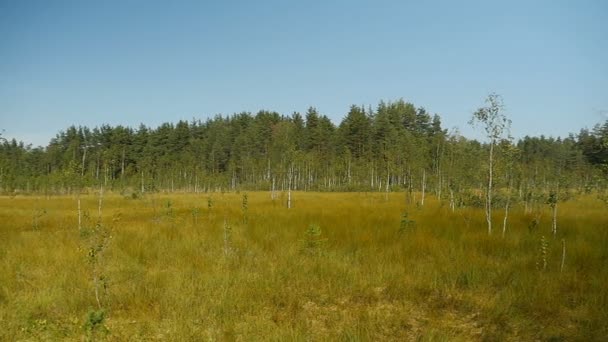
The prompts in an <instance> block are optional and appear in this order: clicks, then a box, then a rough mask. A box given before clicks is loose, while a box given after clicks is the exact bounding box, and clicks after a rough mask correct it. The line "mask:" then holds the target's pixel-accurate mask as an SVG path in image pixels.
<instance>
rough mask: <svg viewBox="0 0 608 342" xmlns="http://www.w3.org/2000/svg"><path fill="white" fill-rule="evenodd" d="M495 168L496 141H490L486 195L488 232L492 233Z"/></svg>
mask: <svg viewBox="0 0 608 342" xmlns="http://www.w3.org/2000/svg"><path fill="white" fill-rule="evenodd" d="M493 168H494V141H491V142H490V170H489V177H488V194H487V197H486V221H487V222H488V234H492V181H493V179H492V178H493Z"/></svg>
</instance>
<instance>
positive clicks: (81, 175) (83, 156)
mask: <svg viewBox="0 0 608 342" xmlns="http://www.w3.org/2000/svg"><path fill="white" fill-rule="evenodd" d="M86 160H87V147H86V146H85V147H84V153H83V154H82V168H81V170H80V177H84V166H85V163H86Z"/></svg>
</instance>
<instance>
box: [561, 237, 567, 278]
mask: <svg viewBox="0 0 608 342" xmlns="http://www.w3.org/2000/svg"><path fill="white" fill-rule="evenodd" d="M565 262H566V239H562V264H561V266H560V268H559V272H560V273H561V272H563V271H564V263H565Z"/></svg>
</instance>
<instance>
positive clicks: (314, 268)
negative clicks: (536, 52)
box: [0, 190, 608, 341]
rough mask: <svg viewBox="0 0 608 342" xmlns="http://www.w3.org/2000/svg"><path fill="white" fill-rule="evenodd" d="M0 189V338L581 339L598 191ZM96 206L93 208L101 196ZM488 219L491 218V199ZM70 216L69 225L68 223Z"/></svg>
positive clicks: (602, 237) (591, 283) (600, 283)
mask: <svg viewBox="0 0 608 342" xmlns="http://www.w3.org/2000/svg"><path fill="white" fill-rule="evenodd" d="M79 199H80V202H81V203H80V206H81V209H80V219H79V210H78V204H77V198H76V196H57V197H44V196H39V197H36V196H12V197H0V221H1V222H2V228H1V229H0V326H1V327H2V329H0V340H3V341H17V340H78V341H81V340H104V339H105V340H147V341H148V340H176V341H178V340H180V341H182V340H243V341H245V340H246V341H250V340H370V341H387V340H398V341H403V340H406V341H407V340H417V341H459V340H460V341H475V340H487V341H498V340H506V341H509V340H511V341H532V340H547V341H572V340H582V341H594V340H601V339H603V338H605V336H608V324H607V323H606V322H608V309H607V308H608V286H606V284H608V267H606V262H607V261H608V249H607V248H606V246H608V230H606V226H607V218H606V214H605V213H606V204H605V203H604V202H602V201H601V200H600V199H598V198H597V197H596V196H593V195H579V196H578V197H575V198H572V199H570V200H568V201H566V202H562V203H560V204H559V211H558V212H557V214H556V215H557V219H558V221H557V222H558V225H559V229H558V230H557V232H556V234H555V235H554V234H553V228H552V216H553V214H552V209H551V207H550V206H549V205H547V204H542V205H539V206H538V207H537V208H534V210H527V208H525V207H524V204H523V203H514V204H513V205H512V207H511V209H510V212H509V220H508V229H507V230H506V232H505V234H504V237H503V236H502V234H501V233H499V232H496V233H494V234H492V235H489V234H488V232H487V222H486V215H485V211H484V209H483V207H481V208H479V207H471V206H469V207H461V206H459V207H456V208H455V209H454V208H452V205H451V204H450V203H448V202H447V201H444V202H439V201H438V200H437V199H435V198H434V197H427V199H426V201H425V203H424V205H421V204H420V203H419V202H416V201H411V200H410V201H408V196H406V194H404V193H401V192H399V193H397V192H391V193H388V194H387V193H363V192H361V193H315V192H293V193H292V194H291V208H290V209H288V208H287V193H282V192H278V193H275V194H273V196H272V197H271V194H270V193H269V192H248V193H247V194H246V195H245V194H244V193H206V194H180V195H177V194H172V195H169V194H154V193H146V194H145V195H141V194H139V195H137V196H125V195H118V194H110V193H108V194H105V195H104V197H103V201H100V197H99V194H98V193H96V192H95V191H92V190H91V192H90V193H89V194H84V193H83V194H82V195H80V196H79ZM102 207H103V208H102ZM494 218H495V220H496V222H495V224H496V226H497V227H498V226H499V225H502V209H500V208H497V209H496V214H495V215H494ZM79 221H80V224H81V226H82V227H81V229H80V230H79Z"/></svg>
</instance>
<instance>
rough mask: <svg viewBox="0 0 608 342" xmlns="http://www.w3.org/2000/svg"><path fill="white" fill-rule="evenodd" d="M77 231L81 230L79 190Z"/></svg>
mask: <svg viewBox="0 0 608 342" xmlns="http://www.w3.org/2000/svg"><path fill="white" fill-rule="evenodd" d="M78 231H79V232H80V231H82V210H80V192H78Z"/></svg>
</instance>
